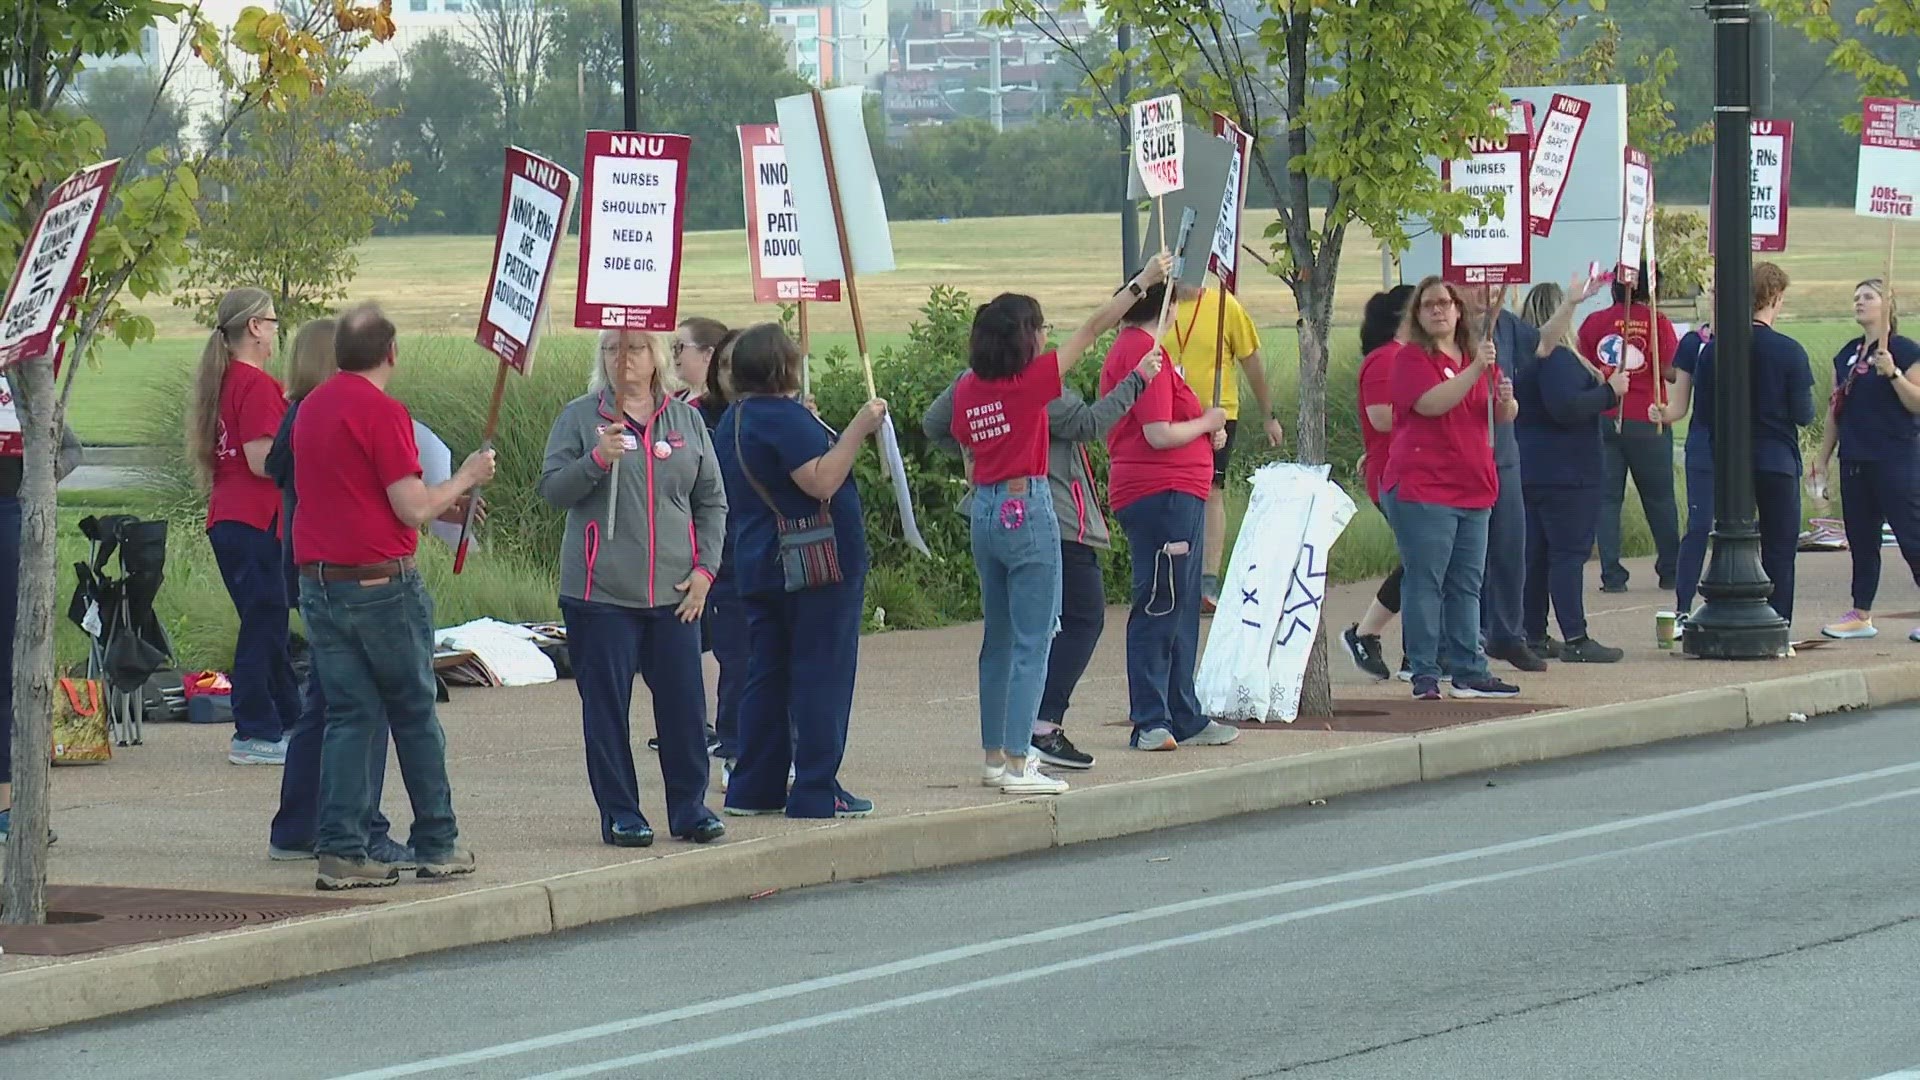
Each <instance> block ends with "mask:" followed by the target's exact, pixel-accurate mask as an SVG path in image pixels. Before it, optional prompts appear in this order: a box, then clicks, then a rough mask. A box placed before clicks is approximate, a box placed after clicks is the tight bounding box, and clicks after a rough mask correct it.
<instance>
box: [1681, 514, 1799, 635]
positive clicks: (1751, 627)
mask: <svg viewBox="0 0 1920 1080" xmlns="http://www.w3.org/2000/svg"><path fill="white" fill-rule="evenodd" d="M1712 550H1713V554H1712V561H1711V562H1710V563H1709V564H1708V567H1707V574H1706V576H1705V577H1704V578H1702V579H1701V581H1700V595H1701V596H1702V597H1704V598H1706V601H1707V603H1706V606H1705V607H1703V608H1701V609H1700V612H1699V614H1698V615H1695V616H1693V617H1692V618H1689V619H1688V620H1687V632H1686V634H1685V635H1683V636H1682V637H1681V639H1680V642H1681V648H1682V649H1683V650H1685V652H1686V654H1687V655H1688V656H1698V657H1701V658H1702V659H1707V660H1772V659H1776V658H1778V657H1782V656H1785V655H1787V647H1788V645H1789V644H1790V643H1791V640H1790V639H1791V635H1790V634H1789V629H1790V628H1789V627H1788V625H1787V620H1785V619H1783V618H1781V617H1780V615H1779V613H1777V612H1775V611H1774V610H1773V606H1772V605H1771V604H1769V603H1768V602H1767V600H1768V598H1769V597H1771V596H1772V595H1773V583H1772V582H1770V581H1768V580H1767V573H1766V571H1765V570H1764V569H1762V567H1761V564H1760V537H1759V534H1758V533H1757V532H1755V531H1754V530H1753V529H1752V528H1751V526H1749V527H1746V528H1740V527H1738V526H1735V527H1732V528H1728V529H1725V530H1721V529H1716V530H1714V534H1713V549H1712Z"/></svg>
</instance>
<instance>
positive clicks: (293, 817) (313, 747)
mask: <svg viewBox="0 0 1920 1080" xmlns="http://www.w3.org/2000/svg"><path fill="white" fill-rule="evenodd" d="M326 734H327V692H326V690H325V688H324V687H322V686H321V685H320V674H319V672H317V671H312V672H309V673H308V675H307V707H306V709H305V710H303V711H302V712H301V713H300V719H299V721H298V722H296V723H295V724H294V725H293V731H292V732H290V733H289V734H288V736H287V764H286V766H285V767H284V768H282V769H281V770H280V810H279V812H278V813H276V814H274V815H273V826H272V828H271V829H270V830H269V831H268V834H267V836H268V843H270V844H272V845H273V846H274V847H277V848H282V849H284V850H287V851H306V850H309V849H311V848H312V847H313V830H314V828H315V822H316V819H317V818H318V816H319V813H320V748H321V746H322V744H323V743H324V742H325V741H326ZM386 784H387V729H386V725H385V724H382V725H380V736H379V738H377V739H375V740H374V743H373V753H372V756H371V757H369V758H368V759H367V786H368V788H369V789H370V790H371V791H372V793H373V805H374V811H373V813H372V815H371V816H369V817H368V818H367V839H368V840H369V841H370V842H371V841H374V840H378V839H380V838H381V837H383V836H386V835H387V834H389V833H391V832H392V831H393V823H392V822H390V821H388V820H387V815H385V814H383V813H381V812H380V809H379V807H380V793H381V791H382V789H384V788H385V787H386Z"/></svg>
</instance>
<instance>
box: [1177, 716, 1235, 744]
mask: <svg viewBox="0 0 1920 1080" xmlns="http://www.w3.org/2000/svg"><path fill="white" fill-rule="evenodd" d="M1239 737H1240V729H1239V728H1237V727H1234V726H1233V725H1231V724H1223V723H1221V722H1220V721H1218V720H1209V721H1207V726H1206V727H1203V728H1201V729H1200V730H1199V731H1198V732H1197V733H1195V734H1194V735H1192V736H1190V737H1188V738H1185V739H1182V740H1180V745H1181V746H1225V745H1227V744H1228V743H1230V742H1232V741H1233V740H1235V739H1237V738H1239Z"/></svg>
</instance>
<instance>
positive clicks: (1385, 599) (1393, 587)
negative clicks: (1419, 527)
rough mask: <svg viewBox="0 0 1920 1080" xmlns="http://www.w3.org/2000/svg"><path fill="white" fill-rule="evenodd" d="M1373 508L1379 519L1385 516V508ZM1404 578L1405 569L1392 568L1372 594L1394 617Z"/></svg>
mask: <svg viewBox="0 0 1920 1080" xmlns="http://www.w3.org/2000/svg"><path fill="white" fill-rule="evenodd" d="M1373 508H1374V509H1375V510H1378V511H1380V516H1381V517H1385V516H1386V514H1387V509H1386V507H1384V506H1381V505H1380V504H1379V503H1378V502H1376V503H1374V504H1373ZM1387 527H1388V528H1392V527H1393V525H1392V523H1391V522H1389V523H1388V525H1387ZM1405 576H1406V570H1405V569H1403V568H1401V567H1398V566H1396V567H1394V568H1393V572H1392V573H1390V574H1388V575H1387V578H1386V580H1385V581H1382V582H1381V583H1380V588H1379V589H1378V590H1377V591H1375V592H1374V594H1373V598H1374V599H1375V600H1378V601H1380V606H1381V607H1383V608H1386V609H1387V610H1388V611H1390V612H1392V613H1393V614H1395V615H1398V614H1400V579H1402V578H1404V577H1405Z"/></svg>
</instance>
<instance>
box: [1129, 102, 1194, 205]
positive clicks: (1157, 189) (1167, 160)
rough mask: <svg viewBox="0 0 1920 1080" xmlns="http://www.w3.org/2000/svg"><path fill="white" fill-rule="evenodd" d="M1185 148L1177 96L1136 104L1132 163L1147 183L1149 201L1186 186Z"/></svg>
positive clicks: (1134, 104) (1134, 105)
mask: <svg viewBox="0 0 1920 1080" xmlns="http://www.w3.org/2000/svg"><path fill="white" fill-rule="evenodd" d="M1186 145H1187V133H1186V125H1185V124H1184V123H1182V122H1181V119H1180V97H1179V95H1178V94H1169V95H1167V96H1166V97H1159V98H1153V99H1152V100H1149V101H1136V102H1134V103H1133V162H1134V165H1135V166H1136V167H1137V168H1138V169H1139V170H1140V177H1141V179H1143V180H1145V181H1146V185H1147V196H1148V197H1149V198H1154V199H1157V198H1160V197H1161V196H1163V195H1166V194H1169V193H1171V192H1175V191H1179V190H1180V189H1181V188H1182V187H1183V186H1185V184H1186V174H1185V173H1183V172H1182V171H1181V167H1180V166H1181V159H1182V157H1183V156H1184V152H1185V150H1186Z"/></svg>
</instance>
